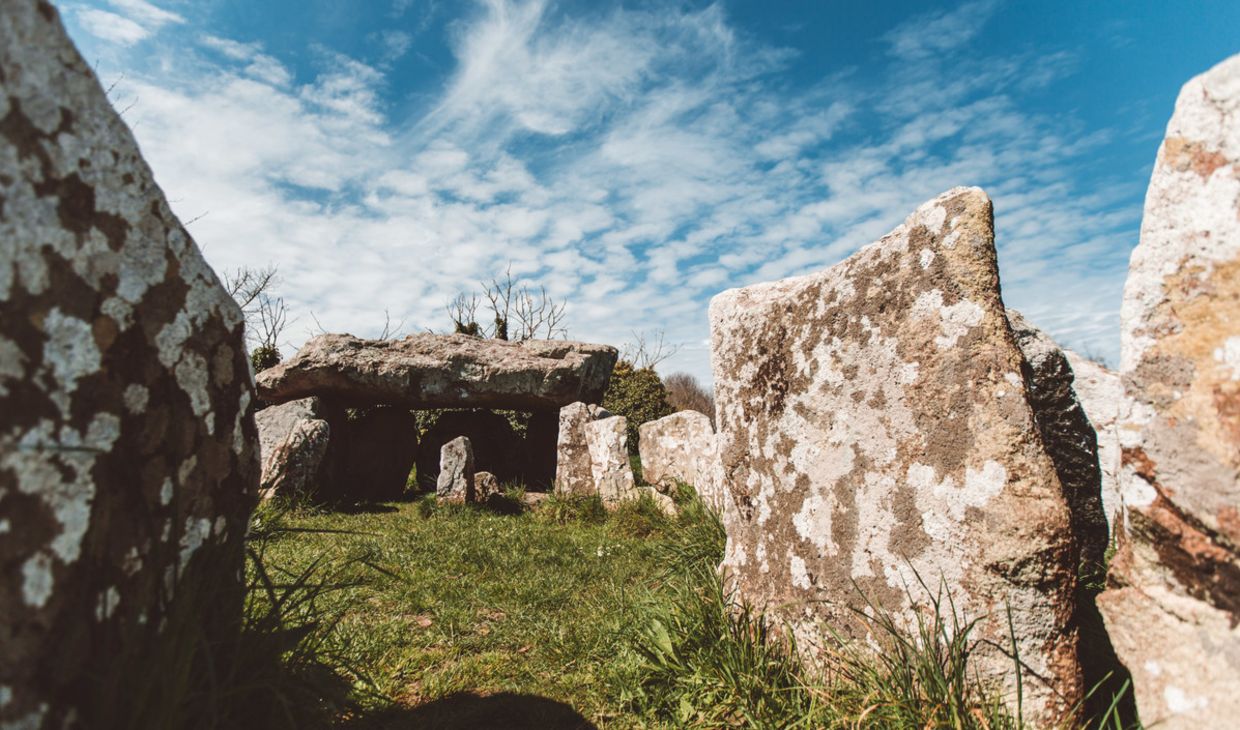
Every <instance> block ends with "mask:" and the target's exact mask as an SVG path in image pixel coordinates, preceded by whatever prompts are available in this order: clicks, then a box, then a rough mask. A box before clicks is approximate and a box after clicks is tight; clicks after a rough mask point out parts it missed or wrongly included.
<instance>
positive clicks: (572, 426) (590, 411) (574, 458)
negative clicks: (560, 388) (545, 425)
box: [555, 403, 611, 497]
mask: <svg viewBox="0 0 1240 730" xmlns="http://www.w3.org/2000/svg"><path fill="white" fill-rule="evenodd" d="M610 415H611V414H610V413H608V412H607V411H606V410H605V409H603V408H602V407H601V406H596V405H587V404H585V403H573V404H571V405H567V406H564V407H563V408H561V409H560V433H559V438H558V440H557V441H556V462H555V491H556V493H557V494H561V495H568V496H578V497H582V496H588V495H591V494H597V493H598V492H597V489H596V487H595V485H594V471H593V469H592V468H591V466H590V448H589V446H588V445H587V443H586V424H587V423H590V422H592V421H596V420H598V419H601V418H607V417H609V416H610Z"/></svg>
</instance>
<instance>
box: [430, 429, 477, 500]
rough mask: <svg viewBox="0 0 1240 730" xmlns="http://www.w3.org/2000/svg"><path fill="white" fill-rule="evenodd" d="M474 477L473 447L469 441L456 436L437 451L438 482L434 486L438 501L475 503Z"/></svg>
mask: <svg viewBox="0 0 1240 730" xmlns="http://www.w3.org/2000/svg"><path fill="white" fill-rule="evenodd" d="M474 476H475V473H474V447H473V444H471V443H470V442H469V439H468V438H466V437H464V436H458V437H457V438H454V439H452V440H451V441H449V442H448V443H446V444H444V445H443V448H442V449H440V451H439V482H438V483H437V484H436V486H435V494H436V495H437V496H438V497H439V499H442V500H444V501H445V502H473V501H475V500H476V499H477V495H476V492H475V487H474Z"/></svg>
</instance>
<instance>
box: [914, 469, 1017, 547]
mask: <svg viewBox="0 0 1240 730" xmlns="http://www.w3.org/2000/svg"><path fill="white" fill-rule="evenodd" d="M907 478H908V483H909V486H911V487H912V488H913V489H914V492H915V494H916V500H917V506H918V508H919V509H920V510H921V511H922V514H921V517H922V529H924V530H925V532H926V534H927V535H929V536H930V537H931V538H933V539H935V540H939V541H949V540H951V539H952V535H954V534H955V533H956V532H957V529H956V526H957V525H959V524H960V523H961V522H962V521H963V520H964V518H965V515H966V513H967V511H968V510H969V508H975V509H982V508H984V507H985V506H986V505H987V503H989V502H990V500H992V499H994V498H995V497H996V496H998V495H999V494H1000V493H1001V492H1002V491H1003V487H1004V485H1005V484H1006V483H1007V470H1006V469H1004V467H1003V465H1002V464H1000V463H999V462H997V461H989V460H988V461H986V462H985V463H984V464H983V465H982V468H981V469H974V468H972V467H967V468H966V469H965V477H964V483H963V484H961V485H957V482H956V479H955V478H954V477H952V476H951V475H950V474H948V475H945V476H944V477H943V478H942V479H939V478H938V477H937V474H936V473H935V470H934V467H932V466H928V465H926V464H921V463H917V462H914V463H913V464H910V465H909V468H908V474H907Z"/></svg>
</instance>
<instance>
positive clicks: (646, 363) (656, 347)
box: [620, 329, 680, 370]
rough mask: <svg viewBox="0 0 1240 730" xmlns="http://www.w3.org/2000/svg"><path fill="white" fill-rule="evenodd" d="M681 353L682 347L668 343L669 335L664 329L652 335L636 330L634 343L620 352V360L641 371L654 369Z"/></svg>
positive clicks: (631, 342) (627, 345)
mask: <svg viewBox="0 0 1240 730" xmlns="http://www.w3.org/2000/svg"><path fill="white" fill-rule="evenodd" d="M679 351H680V345H673V344H670V343H668V342H667V333H665V332H664V331H663V330H662V329H658V330H655V331H654V332H652V333H650V334H647V333H646V332H638V331H636V330H634V331H633V339H632V341H630V342H629V343H627V344H626V345H625V346H624V347H623V348H622V349H621V350H620V359H622V360H627V361H628V362H631V363H633V367H635V368H637V369H639V370H645V369H647V368H649V369H654V368H655V367H656V366H657V365H658V364H659V363H661V362H663V361H665V360H667V359H668V358H670V357H672V356H673V355H675V354H676V353H677V352H679Z"/></svg>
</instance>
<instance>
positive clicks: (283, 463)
mask: <svg viewBox="0 0 1240 730" xmlns="http://www.w3.org/2000/svg"><path fill="white" fill-rule="evenodd" d="M321 408H322V407H321V405H320V404H319V399H318V398H302V399H300V400H294V401H289V402H288V403H281V404H280V405H278V406H271V407H269V408H264V409H263V410H261V411H259V412H258V413H257V414H256V415H255V417H254V421H255V423H256V424H257V426H258V442H259V450H260V452H261V453H262V463H263V476H262V481H261V482H260V483H259V495H260V496H261V497H262V498H263V499H268V498H270V497H274V496H276V495H282V496H286V497H307V496H311V495H314V494H315V493H317V492H318V490H319V487H320V484H321V482H322V480H323V479H324V478H325V477H326V474H325V469H324V466H325V464H324V460H325V457H326V456H327V447H328V442H329V440H330V438H331V427H330V426H329V425H328V423H327V421H325V420H323V418H321V416H322V415H323V414H322V412H321Z"/></svg>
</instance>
